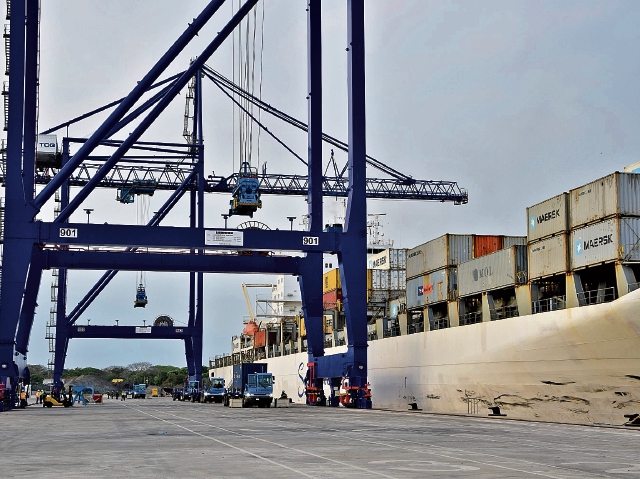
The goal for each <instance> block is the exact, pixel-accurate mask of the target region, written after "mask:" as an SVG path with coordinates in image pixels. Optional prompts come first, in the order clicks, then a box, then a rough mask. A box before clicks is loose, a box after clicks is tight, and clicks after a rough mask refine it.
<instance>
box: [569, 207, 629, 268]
mask: <svg viewBox="0 0 640 479" xmlns="http://www.w3.org/2000/svg"><path fill="white" fill-rule="evenodd" d="M570 247H571V269H580V268H584V267H586V266H593V265H597V264H600V263H606V262H611V261H618V260H619V261H640V218H635V217H616V218H610V219H608V220H604V221H600V222H599V223H595V224H592V225H589V226H585V227H584V228H579V229H576V230H573V231H572V232H571V244H570Z"/></svg>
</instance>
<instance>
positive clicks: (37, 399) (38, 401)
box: [36, 391, 40, 404]
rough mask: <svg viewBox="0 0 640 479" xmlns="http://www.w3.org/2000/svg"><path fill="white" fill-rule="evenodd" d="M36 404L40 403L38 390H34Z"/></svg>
mask: <svg viewBox="0 0 640 479" xmlns="http://www.w3.org/2000/svg"><path fill="white" fill-rule="evenodd" d="M36 404H40V391H36Z"/></svg>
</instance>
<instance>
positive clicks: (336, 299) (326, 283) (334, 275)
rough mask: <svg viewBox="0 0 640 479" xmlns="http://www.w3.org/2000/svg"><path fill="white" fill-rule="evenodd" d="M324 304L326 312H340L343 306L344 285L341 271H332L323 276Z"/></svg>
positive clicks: (336, 269)
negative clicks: (341, 279) (333, 310)
mask: <svg viewBox="0 0 640 479" xmlns="http://www.w3.org/2000/svg"><path fill="white" fill-rule="evenodd" d="M322 303H323V306H324V310H325V311H329V310H332V309H335V310H337V311H339V310H340V309H341V306H342V284H341V282H340V270H339V269H338V268H335V269H332V270H331V271H328V272H326V273H324V274H323V275H322Z"/></svg>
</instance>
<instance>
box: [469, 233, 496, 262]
mask: <svg viewBox="0 0 640 479" xmlns="http://www.w3.org/2000/svg"><path fill="white" fill-rule="evenodd" d="M501 249H502V236H489V235H473V257H474V258H481V257H482V256H486V255H488V254H491V253H495V252H496V251H498V250H501Z"/></svg>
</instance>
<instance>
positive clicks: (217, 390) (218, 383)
mask: <svg viewBox="0 0 640 479" xmlns="http://www.w3.org/2000/svg"><path fill="white" fill-rule="evenodd" d="M224 386H225V384H224V378H211V384H210V385H209V387H208V388H207V389H204V390H203V392H202V402H223V401H224V397H225V396H226V395H227V388H225V387H224Z"/></svg>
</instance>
